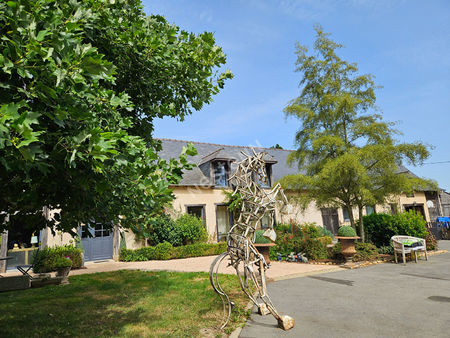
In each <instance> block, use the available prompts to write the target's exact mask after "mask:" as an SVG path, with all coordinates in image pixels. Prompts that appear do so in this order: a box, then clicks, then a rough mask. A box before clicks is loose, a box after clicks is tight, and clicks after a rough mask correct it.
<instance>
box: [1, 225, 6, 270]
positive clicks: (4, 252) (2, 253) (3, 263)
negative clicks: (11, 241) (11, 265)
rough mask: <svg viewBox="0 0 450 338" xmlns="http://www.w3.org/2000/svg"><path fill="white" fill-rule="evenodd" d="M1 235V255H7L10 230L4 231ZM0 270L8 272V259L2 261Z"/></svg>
mask: <svg viewBox="0 0 450 338" xmlns="http://www.w3.org/2000/svg"><path fill="white" fill-rule="evenodd" d="M1 235H2V241H1V243H0V257H6V256H7V254H8V231H4V232H3V233H2V234H1ZM0 272H6V261H0Z"/></svg>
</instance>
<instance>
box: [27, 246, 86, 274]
mask: <svg viewBox="0 0 450 338" xmlns="http://www.w3.org/2000/svg"><path fill="white" fill-rule="evenodd" d="M81 254H82V251H81V250H80V249H78V248H75V247H74V246H72V245H63V246H55V247H47V248H43V249H40V250H36V252H35V254H34V257H33V272H35V273H39V272H51V271H55V270H56V267H55V264H56V262H57V260H58V259H59V258H64V257H69V259H70V260H71V261H72V268H73V269H77V268H80V267H81V264H82V258H81Z"/></svg>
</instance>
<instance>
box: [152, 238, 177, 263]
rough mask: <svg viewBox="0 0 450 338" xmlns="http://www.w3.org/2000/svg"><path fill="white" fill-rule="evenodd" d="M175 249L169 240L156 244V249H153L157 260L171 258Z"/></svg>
mask: <svg viewBox="0 0 450 338" xmlns="http://www.w3.org/2000/svg"><path fill="white" fill-rule="evenodd" d="M172 251H173V246H172V244H170V243H168V242H164V243H159V244H158V245H157V246H155V250H154V251H153V257H154V259H156V260H168V259H170V257H171V255H172Z"/></svg>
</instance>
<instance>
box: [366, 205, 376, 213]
mask: <svg viewBox="0 0 450 338" xmlns="http://www.w3.org/2000/svg"><path fill="white" fill-rule="evenodd" d="M373 213H375V208H374V207H373V206H371V205H368V206H366V214H367V215H370V214H373Z"/></svg>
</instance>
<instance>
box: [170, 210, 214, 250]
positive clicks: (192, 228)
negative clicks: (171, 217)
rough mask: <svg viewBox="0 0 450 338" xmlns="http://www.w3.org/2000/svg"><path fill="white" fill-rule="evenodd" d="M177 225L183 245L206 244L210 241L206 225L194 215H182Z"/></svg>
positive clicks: (176, 222)
mask: <svg viewBox="0 0 450 338" xmlns="http://www.w3.org/2000/svg"><path fill="white" fill-rule="evenodd" d="M175 225H176V228H177V229H178V231H179V233H180V234H181V239H182V241H183V245H187V244H193V243H198V242H206V241H207V240H208V233H207V231H206V227H205V224H204V223H203V221H202V220H201V219H200V218H198V217H196V216H194V215H189V214H183V215H181V216H180V217H178V218H177V220H176V221H175Z"/></svg>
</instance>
